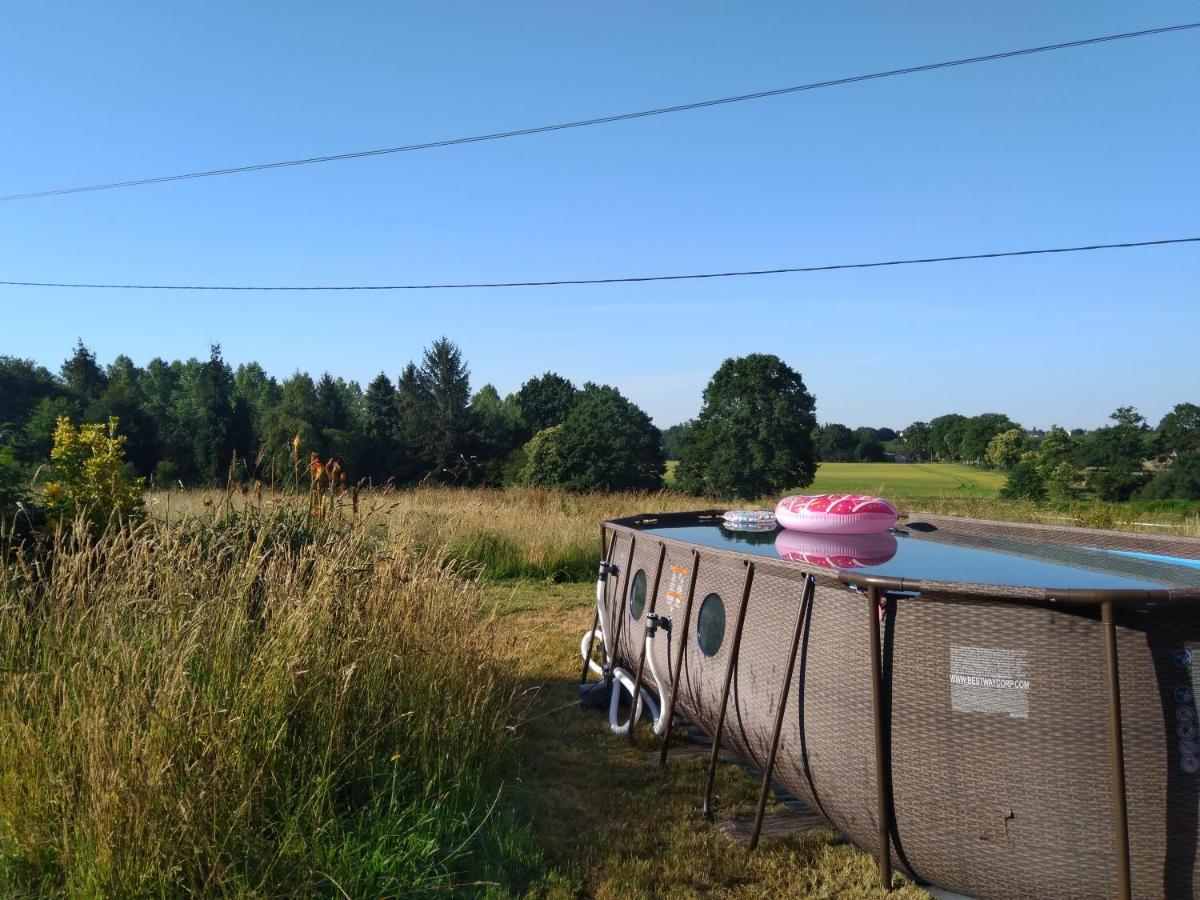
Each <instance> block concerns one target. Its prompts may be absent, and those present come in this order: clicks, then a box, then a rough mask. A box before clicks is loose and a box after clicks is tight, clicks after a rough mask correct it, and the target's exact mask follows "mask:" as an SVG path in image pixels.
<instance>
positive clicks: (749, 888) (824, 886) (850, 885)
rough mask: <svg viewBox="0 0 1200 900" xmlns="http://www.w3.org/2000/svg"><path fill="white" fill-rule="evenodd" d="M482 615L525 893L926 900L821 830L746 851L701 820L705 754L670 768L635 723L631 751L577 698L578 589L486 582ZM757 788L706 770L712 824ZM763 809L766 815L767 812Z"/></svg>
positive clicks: (748, 804)
mask: <svg viewBox="0 0 1200 900" xmlns="http://www.w3.org/2000/svg"><path fill="white" fill-rule="evenodd" d="M487 597H488V608H489V609H490V610H494V611H495V612H496V614H497V618H496V624H497V628H499V629H500V631H501V632H502V633H508V634H510V635H512V641H513V642H512V644H511V647H510V650H509V653H510V658H511V660H512V665H513V666H514V668H515V670H516V672H517V674H518V676H519V678H520V681H521V683H522V685H523V687H522V689H521V694H520V697H521V700H520V701H519V703H518V707H517V709H518V716H517V719H516V722H517V725H516V732H517V737H518V751H517V769H516V772H515V778H514V780H513V791H512V793H511V794H510V795H509V798H510V800H511V801H512V802H513V803H514V804H515V806H516V808H517V810H518V812H519V813H520V815H521V817H522V818H523V819H525V820H527V821H529V822H530V823H531V827H532V829H533V831H534V835H535V837H536V840H537V843H538V845H539V846H540V847H541V849H542V852H543V854H544V856H545V866H546V868H545V869H544V871H543V872H542V874H541V875H540V876H539V877H538V878H537V879H535V880H534V882H533V883H532V885H530V886H529V888H528V895H530V896H535V897H547V898H555V900H558V898H562V900H567V898H575V897H596V898H613V900H617V898H626V897H710V896H720V897H728V898H759V897H827V898H833V897H839V898H852V900H854V898H863V900H866V898H879V900H883V898H885V897H886V898H894V900H913V898H922V897H928V894H926V893H925V892H924V891H923V890H921V889H920V888H918V887H916V886H915V885H913V884H912V883H910V882H907V881H905V880H904V879H903V878H900V877H897V878H896V882H895V884H896V887H897V890H896V891H894V892H893V893H891V894H885V893H884V892H883V891H882V890H880V889H879V887H878V869H877V868H876V866H875V861H874V859H873V857H871V856H870V855H868V854H867V853H864V852H862V851H861V850H858V849H857V848H855V847H854V846H852V845H850V844H848V843H844V842H841V841H839V840H838V839H837V837H836V835H834V834H833V833H832V832H831V831H825V830H821V831H815V832H809V833H807V834H802V835H795V836H790V837H785V838H774V839H768V840H765V841H764V842H763V843H762V845H761V846H760V847H759V848H758V850H757V851H756V852H755V853H753V854H749V853H747V852H746V849H745V847H743V846H742V845H741V844H738V843H736V842H734V841H733V840H732V839H730V838H728V837H727V836H726V835H725V834H724V833H723V832H721V831H720V830H719V829H718V828H716V827H714V826H713V825H712V824H711V823H709V822H708V821H706V820H705V819H704V817H703V816H702V815H701V811H700V798H701V794H702V791H703V787H704V780H705V774H706V766H707V757H705V758H697V759H691V760H687V761H675V762H671V763H669V765H668V767H667V769H666V770H665V771H664V770H662V769H659V768H658V767H657V766H656V765H654V764H652V763H651V762H650V761H649V760H648V759H647V755H648V753H649V752H650V751H652V750H654V749H655V748H656V747H657V738H655V737H654V736H653V735H652V734H651V733H650V731H649V729H648V728H647V727H646V726H644V725H643V726H642V730H641V731H640V732H639V735H638V739H637V746H633V747H631V746H630V745H629V743H628V742H627V740H626V739H625V738H624V737H616V736H615V735H613V734H612V733H611V732H610V731H609V729H608V717H607V715H606V714H602V713H600V712H596V711H591V710H584V709H582V708H580V706H579V704H578V703H577V702H576V693H577V682H578V678H579V650H578V648H579V636H580V634H581V633H582V632H583V631H584V630H585V629H586V628H587V626H588V624H589V620H590V616H591V613H590V610H591V608H592V603H593V602H594V592H593V587H592V586H591V585H590V584H557V585H556V584H546V583H535V582H531V581H521V582H515V583H512V584H509V585H492V586H490V587H489V588H488V589H487ZM757 793H758V783H757V782H756V781H755V780H753V779H752V778H750V776H748V775H747V774H746V773H745V772H744V771H742V770H741V769H740V768H737V767H735V766H731V765H722V766H720V767H719V769H718V772H717V782H716V792H715V796H716V803H717V816H718V819H724V818H730V817H737V818H742V817H749V816H751V815H752V814H753V810H754V806H755V801H756V799H757ZM773 808H774V807H773Z"/></svg>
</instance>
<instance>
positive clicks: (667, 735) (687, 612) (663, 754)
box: [658, 550, 700, 766]
mask: <svg viewBox="0 0 1200 900" xmlns="http://www.w3.org/2000/svg"><path fill="white" fill-rule="evenodd" d="M699 571H700V553H699V551H697V550H693V551H692V580H691V582H690V583H689V584H688V592H687V605H686V606H685V607H684V610H683V630H682V631H681V632H680V636H679V655H678V656H677V657H675V671H674V672H673V673H672V674H671V683H670V684H669V685H668V686H667V687H668V688H669V689H670V691H671V699H670V701H669V702H668V703H667V718H666V722H667V727H666V730H665V731H664V732H663V742H662V750H661V751H659V754H658V764H659V766H665V765H666V764H667V749H668V748H669V747H670V746H671V727H672V726H673V725H674V723H675V698H676V697H677V696H678V695H679V673H680V672H681V671H682V670H683V657H684V656H685V655H686V653H687V639H688V626H689V625H690V624H691V621H692V600H693V599H694V598H695V596H696V575H697V573H698V572H699ZM660 700H661V698H660Z"/></svg>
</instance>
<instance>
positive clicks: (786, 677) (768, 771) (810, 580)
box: [750, 575, 816, 852]
mask: <svg viewBox="0 0 1200 900" xmlns="http://www.w3.org/2000/svg"><path fill="white" fill-rule="evenodd" d="M815 587H816V578H815V577H814V576H812V575H809V576H807V577H806V578H805V579H804V593H803V594H802V596H801V600H800V606H799V609H797V610H796V627H795V628H794V629H792V646H791V649H790V650H789V651H788V661H787V666H786V667H785V668H784V670H783V687H781V688H780V690H779V702H778V703H777V704H776V707H775V730H774V731H773V732H772V734H771V751H770V752H769V753H768V754H767V765H766V766H765V767H764V768H763V779H762V787H761V788H759V791H758V809H757V810H756V811H755V813H754V830H753V831H752V832H751V833H750V850H751V851H752V852H753V851H754V849H755V848H756V847H758V837H759V835H760V834H762V824H763V816H764V815H765V814H766V811H767V797H768V796H769V795H770V793H771V775H772V774H774V772H775V754H776V753H777V752H778V751H779V735H780V733H781V732H782V731H783V717H784V713H785V712H786V711H787V702H788V695H789V694H790V693H791V689H792V672H793V671H795V668H796V651H797V650H799V649H800V635H801V632H803V630H804V618H805V616H806V615H807V614H808V604H809V603H811V602H812V596H813V590H814V589H815Z"/></svg>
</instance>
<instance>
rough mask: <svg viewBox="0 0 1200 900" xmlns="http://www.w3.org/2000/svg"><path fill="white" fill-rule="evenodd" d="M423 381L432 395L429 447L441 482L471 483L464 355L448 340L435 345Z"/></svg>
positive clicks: (468, 388)
mask: <svg viewBox="0 0 1200 900" xmlns="http://www.w3.org/2000/svg"><path fill="white" fill-rule="evenodd" d="M421 381H422V382H423V384H424V386H425V390H426V391H427V392H428V395H429V431H428V433H427V435H426V447H427V448H428V456H429V459H430V461H431V462H432V463H433V464H434V465H435V466H436V467H437V468H438V470H439V471H440V476H439V477H442V478H447V479H449V480H453V481H458V480H462V479H463V478H465V479H466V480H468V481H469V480H470V479H471V477H472V470H473V465H474V459H473V457H474V452H473V451H474V449H475V448H474V446H473V444H474V440H473V437H474V434H473V432H474V429H473V428H472V422H471V411H470V402H471V382H470V372H469V371H468V369H467V367H466V364H465V363H463V358H462V351H460V350H459V349H458V347H457V346H455V345H454V343H452V342H451V341H450V340H449V339H448V338H445V337H443V338H440V339H438V340H436V341H434V342H433V343H432V344H431V345H430V346H429V349H428V350H426V351H425V356H424V359H423V361H422V364H421Z"/></svg>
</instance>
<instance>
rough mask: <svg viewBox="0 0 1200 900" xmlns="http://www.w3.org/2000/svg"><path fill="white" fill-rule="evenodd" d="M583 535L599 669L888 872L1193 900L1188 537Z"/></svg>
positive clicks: (1198, 803) (1192, 573)
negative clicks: (786, 794)
mask: <svg viewBox="0 0 1200 900" xmlns="http://www.w3.org/2000/svg"><path fill="white" fill-rule="evenodd" d="M603 534H604V536H605V541H604V559H605V565H604V567H603V568H602V573H603V575H602V578H601V582H600V584H599V585H598V593H597V600H598V612H597V622H598V624H599V630H601V631H602V632H603V640H604V644H605V647H606V649H607V651H608V662H609V672H610V673H612V672H613V671H614V670H619V671H617V677H618V680H620V681H621V683H622V684H624V686H625V690H626V692H628V693H631V694H632V693H634V692H637V693H638V694H639V695H641V686H643V685H644V686H645V687H646V688H649V689H651V690H654V691H655V692H656V693H658V694H659V698H658V699H659V701H661V703H662V704H664V705H665V707H666V708H665V709H660V710H659V713H660V715H659V719H664V720H665V721H666V722H667V723H669V721H670V715H671V710H672V708H673V709H674V711H675V712H679V713H681V714H682V715H684V716H686V717H687V718H688V719H689V720H690V721H691V722H693V723H695V724H696V725H698V726H700V727H701V728H703V729H705V730H707V731H708V732H709V734H710V735H714V736H716V737H717V738H718V741H719V745H720V746H721V747H723V748H724V749H725V750H726V751H729V752H733V753H735V754H736V755H738V756H740V757H742V758H743V759H745V760H747V761H748V762H749V763H750V764H751V765H753V766H754V767H756V768H757V769H759V771H767V772H769V773H770V775H771V780H773V781H774V782H775V783H777V784H779V785H781V786H782V787H784V788H785V789H787V790H788V791H790V792H791V793H793V794H795V795H796V796H797V797H798V798H800V800H801V801H803V802H804V803H806V804H807V805H809V806H810V807H812V808H813V809H814V810H817V811H819V812H820V813H822V814H823V815H824V817H825V818H826V819H827V820H828V821H829V822H830V823H831V824H832V825H833V826H834V827H835V828H837V830H838V831H839V832H841V833H842V834H843V835H845V836H846V837H848V838H849V839H850V840H852V841H853V842H854V843H856V844H858V845H859V846H861V847H864V848H866V849H868V850H870V851H871V852H874V853H876V854H877V856H878V857H879V859H880V867H881V870H883V872H884V874H885V875H886V874H887V873H888V872H890V870H891V868H892V867H893V866H894V867H897V868H899V869H901V870H903V871H905V872H907V873H909V874H910V875H911V876H912V877H914V878H915V879H917V880H919V881H921V882H926V883H932V884H937V885H940V886H942V887H945V888H949V889H951V890H953V891H958V892H961V893H963V894H967V895H971V896H975V897H997V898H1010V897H1013V898H1015V897H1022V898H1024V897H1030V898H1050V897H1053V898H1088V900H1091V898H1095V897H1106V896H1107V897H1112V896H1130V895H1132V896H1136V897H1181V898H1182V897H1188V898H1191V897H1194V896H1196V895H1197V889H1198V888H1200V746H1198V739H1197V714H1196V711H1197V706H1196V701H1195V694H1196V693H1197V692H1200V540H1196V539H1191V538H1179V537H1164V536H1157V535H1153V536H1152V535H1144V534H1130V533H1121V532H1111V531H1098V530H1092V529H1080V528H1059V527H1047V526H1035V525H1015V524H1009V523H1000V522H986V521H979V520H971V519H952V518H945V517H938V516H919V517H918V516H913V517H910V518H908V519H907V520H903V521H902V522H901V523H900V524H899V525H898V526H897V527H896V528H894V529H892V530H891V531H889V532H886V533H883V534H878V535H860V536H828V535H819V534H804V533H799V532H790V531H783V530H780V529H774V530H764V531H736V530H731V529H730V528H728V527H727V526H725V525H723V524H722V522H721V519H720V512H708V513H684V514H668V515H647V516H634V517H631V518H627V519H619V520H616V521H612V522H606V523H604V526H603ZM668 620H669V621H668ZM648 625H650V627H649V628H648V627H647V626H648ZM648 634H649V635H650V636H651V639H649V640H647V635H648ZM589 643H590V638H589ZM647 647H648V648H649V652H648V653H647V652H646V648H647ZM1193 659H1194V660H1195V662H1194V663H1193ZM635 673H636V675H635ZM631 679H632V680H633V681H634V682H635V684H631V683H630V681H631ZM672 686H675V687H674V688H673V687H672ZM650 702H651V699H650V698H649V697H648V698H647V704H649V703H650ZM781 702H782V709H781V708H780V703H781ZM614 709H615V706H614ZM666 728H667V729H669V724H667V726H666ZM660 730H661V729H660ZM714 758H715V754H714ZM707 801H708V798H706V803H707Z"/></svg>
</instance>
